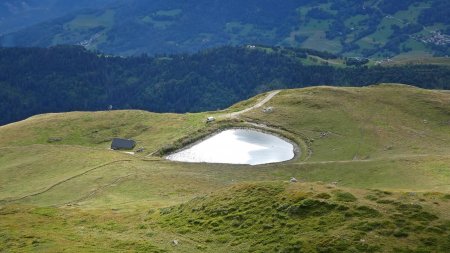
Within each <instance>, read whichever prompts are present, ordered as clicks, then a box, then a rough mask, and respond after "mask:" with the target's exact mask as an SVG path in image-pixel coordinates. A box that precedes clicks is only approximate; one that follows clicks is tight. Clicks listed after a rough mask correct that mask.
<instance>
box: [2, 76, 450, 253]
mask: <svg viewBox="0 0 450 253" xmlns="http://www.w3.org/2000/svg"><path fill="white" fill-rule="evenodd" d="M264 96H265V95H264V94H263V95H260V96H258V97H255V98H252V99H250V100H248V101H244V102H241V103H239V104H237V105H236V106H234V107H230V108H229V109H227V110H224V111H217V112H209V113H208V112H205V113H188V114H156V113H149V112H145V111H125V110H124V111H115V110H112V111H104V112H72V113H59V114H45V115H39V116H35V117H32V118H29V119H27V120H24V121H20V122H16V123H13V124H9V125H6V126H2V127H0V138H1V140H0V217H1V219H0V242H1V243H0V251H7V252H8V251H13V252H14V251H20V252H24V251H25V252H29V251H34V252H58V251H62V250H66V251H69V252H80V251H97V252H102V251H103V252H111V251H117V252H123V251H137V252H213V251H214V252H225V251H228V252H229V251H230V249H231V250H233V251H255V252H267V251H281V252H283V251H284V252H301V251H306V252H308V251H312V252H340V251H343V250H351V251H353V252H445V250H446V249H447V248H448V246H449V243H450V241H449V239H450V237H449V232H450V223H449V220H450V217H449V214H448V212H447V211H446V210H448V208H449V203H450V202H449V199H450V197H449V196H450V195H449V194H450V188H449V187H450V186H449V184H448V182H449V180H450V173H449V170H450V168H449V166H448V165H449V164H450V156H449V153H450V152H449V151H450V150H449V148H450V146H449V145H448V143H449V140H450V131H449V128H450V123H449V121H450V108H449V105H450V93H449V92H447V91H440V90H425V89H419V88H416V87H412V86H406V85H398V84H383V85H376V86H368V87H362V88H349V87H346V88H338V87H310V88H304V89H292V90H285V91H281V92H280V93H278V94H277V95H275V96H274V97H273V98H272V99H271V100H270V101H269V102H267V104H266V105H264V107H272V108H273V110H272V111H271V112H267V111H266V112H263V111H262V109H264V108H257V109H254V110H251V111H249V112H246V113H244V114H242V115H240V116H239V117H238V118H235V119H229V117H228V116H227V115H229V114H230V113H231V112H235V111H237V110H241V109H243V108H247V107H249V106H251V105H254V104H256V103H257V101H259V100H261V99H262V98H264ZM208 116H214V117H216V119H217V121H216V122H214V123H210V124H205V119H206V117H208ZM227 125H228V126H232V125H247V126H253V127H258V126H259V127H267V128H270V129H271V131H279V132H280V133H284V134H285V135H286V136H291V139H293V140H296V142H297V143H299V146H301V148H302V151H303V152H304V154H305V155H302V156H301V157H299V158H298V159H296V160H293V161H288V162H285V163H278V164H267V165H260V166H248V165H227V164H185V163H178V162H170V161H167V160H165V159H163V158H162V157H161V156H159V155H158V154H159V152H155V151H158V150H160V149H163V148H164V147H166V146H170V145H175V146H176V145H177V143H178V142H180V141H183V140H186V138H190V137H191V138H193V137H194V136H196V135H199V134H200V135H203V134H207V133H208V132H211V131H215V129H219V128H221V127H222V126H227ZM117 136H120V137H126V138H133V139H134V140H136V141H137V147H136V150H137V149H138V148H141V147H142V148H144V149H145V150H144V151H143V152H140V153H135V154H134V155H130V154H127V153H124V152H120V151H111V150H108V147H109V145H110V141H109V140H110V139H111V138H113V137H117ZM136 150H134V151H136ZM292 177H295V178H296V179H297V182H290V179H291V178H292Z"/></svg>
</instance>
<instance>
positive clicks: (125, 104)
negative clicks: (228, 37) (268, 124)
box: [0, 46, 450, 124]
mask: <svg viewBox="0 0 450 253" xmlns="http://www.w3.org/2000/svg"><path fill="white" fill-rule="evenodd" d="M311 54H312V55H315V56H318V57H319V56H320V57H323V58H324V59H327V58H328V59H332V58H334V57H337V56H335V55H333V54H329V53H321V52H317V51H314V50H303V49H283V48H278V47H272V48H271V50H259V49H254V48H253V49H252V48H249V47H229V46H227V47H220V48H216V49H208V50H205V51H201V52H199V53H195V54H191V55H188V54H179V55H159V56H153V57H149V56H146V55H142V56H139V57H128V58H124V57H115V56H108V55H103V54H100V53H98V52H91V51H87V50H86V49H84V48H83V47H79V46H57V47H52V48H0V69H1V71H0V115H1V117H0V124H6V123H9V122H13V121H17V120H20V119H24V118H26V117H28V116H31V115H34V114H39V113H46V112H64V111H73V110H105V109H107V108H108V106H109V105H112V106H113V108H114V109H131V108H132V109H144V110H149V111H155V112H196V111H203V110H215V109H219V108H225V107H227V106H230V105H231V104H233V103H235V102H237V101H240V100H242V99H246V98H249V97H251V96H253V95H255V94H257V93H260V92H263V91H268V90H271V89H279V88H294V87H306V86H312V85H336V86H364V85H370V84H375V83H381V82H396V83H405V84H410V85H415V86H419V87H424V88H435V89H450V83H449V82H448V80H450V68H449V67H446V66H433V65H404V66H394V67H380V66H377V67H367V66H352V67H333V66H331V65H319V64H318V65H305V64H303V63H302V61H300V60H299V59H301V58H304V57H306V56H307V55H311Z"/></svg>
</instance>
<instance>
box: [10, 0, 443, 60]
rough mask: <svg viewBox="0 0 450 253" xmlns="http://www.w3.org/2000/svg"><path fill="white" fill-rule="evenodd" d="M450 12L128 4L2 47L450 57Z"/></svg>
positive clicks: (212, 2) (433, 0) (300, 4)
mask: <svg viewBox="0 0 450 253" xmlns="http://www.w3.org/2000/svg"><path fill="white" fill-rule="evenodd" d="M47 1H49V0H47ZM77 2H78V1H77ZM94 2H99V1H94ZM106 2H107V1H106ZM448 13H450V2H449V1H447V0H404V1H392V0H381V1H378V0H321V1H313V0H285V1H283V3H282V4H281V3H280V2H279V1H276V0H263V1H261V0H259V1H257V0H246V1H239V0H230V1H221V0H196V1H177V0H152V1H145V0H130V1H125V3H122V4H121V3H120V2H119V3H117V4H113V5H108V7H105V8H97V9H95V8H94V9H91V10H83V11H79V12H74V13H71V14H68V15H65V16H62V17H61V18H58V19H54V20H49V21H46V22H44V23H41V24H39V25H36V26H31V27H28V28H25V29H23V30H21V31H19V32H17V33H11V34H8V35H5V36H3V37H2V38H1V44H2V45H4V46H40V47H47V46H51V45H56V44H79V45H83V46H86V47H87V48H90V49H99V50H101V51H103V52H107V53H114V54H121V55H132V54H140V53H143V52H145V53H150V54H153V53H177V52H194V51H198V50H200V49H204V48H211V47H217V46H220V45H230V44H231V45H242V44H268V45H281V46H294V47H298V46H300V47H304V48H312V49H316V50H320V51H330V52H334V53H344V54H346V55H348V56H365V57H375V58H383V57H391V56H394V55H399V54H406V55H415V56H417V55H427V54H428V55H429V54H435V55H444V56H445V55H449V54H450V52H449V45H450V30H449V29H450V27H449V25H450V20H449V15H448Z"/></svg>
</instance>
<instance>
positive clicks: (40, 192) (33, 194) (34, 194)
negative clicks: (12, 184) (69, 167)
mask: <svg viewBox="0 0 450 253" xmlns="http://www.w3.org/2000/svg"><path fill="white" fill-rule="evenodd" d="M130 161H131V160H130V159H122V160H116V161H112V162H108V163H104V164H101V165H98V166H95V167H93V168H90V169H88V170H86V171H84V172H82V173H80V174H77V175H74V176H71V177H69V178H66V179H64V180H62V181H59V182H57V183H55V184H53V185H51V186H49V187H47V188H46V189H44V190H42V191H39V192H36V193H32V194H28V195H25V196H22V197H20V198H15V199H2V200H0V203H1V202H7V203H9V202H15V201H19V200H23V199H26V198H29V197H34V196H38V195H41V194H44V193H46V192H48V191H50V190H51V189H53V188H55V187H56V186H58V185H61V184H63V183H66V182H68V181H70V180H72V179H75V178H78V177H81V176H83V175H86V174H88V173H89V172H91V171H94V170H97V169H100V168H103V167H106V166H109V165H111V164H114V163H120V162H130Z"/></svg>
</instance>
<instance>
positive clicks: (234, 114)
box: [219, 90, 280, 118]
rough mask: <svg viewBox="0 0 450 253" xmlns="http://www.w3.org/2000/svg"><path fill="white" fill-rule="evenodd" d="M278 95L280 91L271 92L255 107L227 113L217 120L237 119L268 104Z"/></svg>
mask: <svg viewBox="0 0 450 253" xmlns="http://www.w3.org/2000/svg"><path fill="white" fill-rule="evenodd" d="M278 93H280V90H275V91H271V92H269V94H267V96H266V97H265V98H264V99H263V100H261V101H259V102H258V103H257V104H255V105H253V106H251V107H249V108H246V109H244V110H242V111H238V112H232V113H227V114H224V115H220V116H219V118H237V117H238V116H239V115H241V114H244V113H246V112H249V111H251V110H254V109H256V108H259V107H261V106H263V105H265V104H266V103H267V102H269V101H270V100H271V99H272V98H273V97H274V96H275V95H277V94H278Z"/></svg>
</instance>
